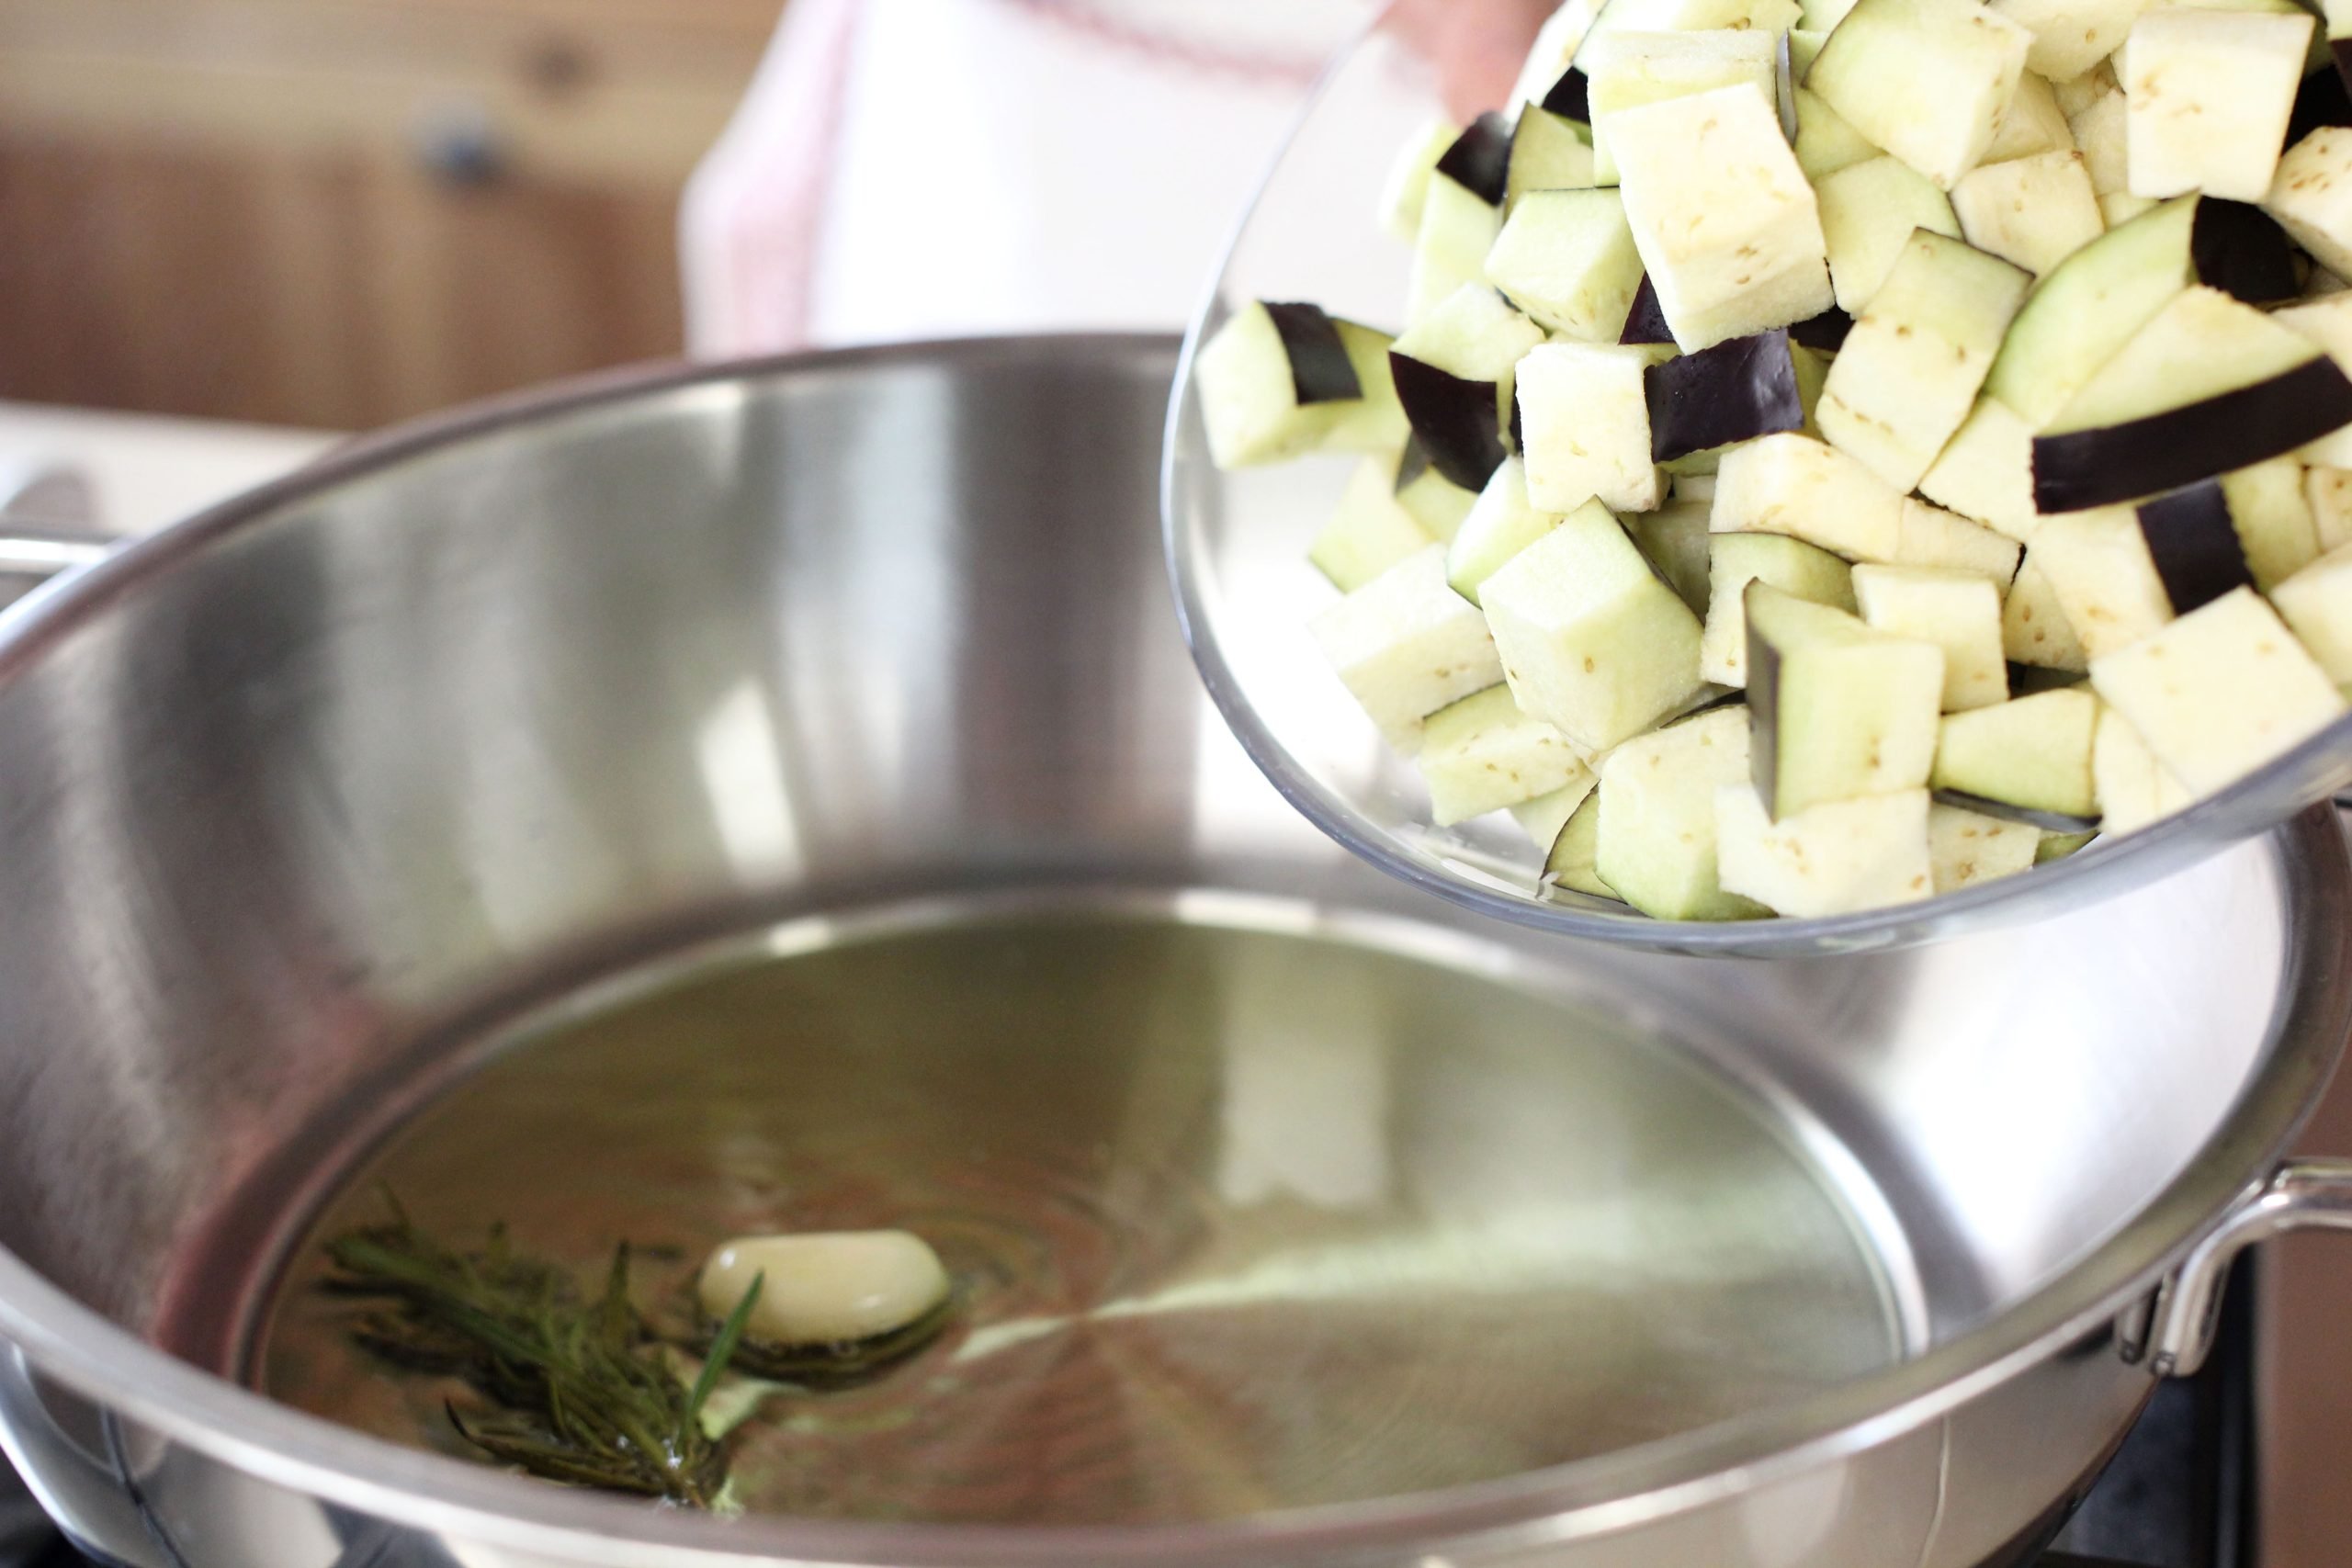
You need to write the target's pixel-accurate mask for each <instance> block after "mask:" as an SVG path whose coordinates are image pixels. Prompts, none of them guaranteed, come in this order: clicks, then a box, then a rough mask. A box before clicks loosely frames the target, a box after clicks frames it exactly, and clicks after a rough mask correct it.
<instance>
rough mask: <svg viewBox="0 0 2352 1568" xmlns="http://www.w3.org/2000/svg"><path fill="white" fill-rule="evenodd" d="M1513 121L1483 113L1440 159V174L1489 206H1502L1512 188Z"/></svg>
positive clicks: (1438, 172)
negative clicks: (1511, 151) (1511, 147)
mask: <svg viewBox="0 0 2352 1568" xmlns="http://www.w3.org/2000/svg"><path fill="white" fill-rule="evenodd" d="M1515 129H1516V127H1515V125H1514V123H1513V122H1512V121H1511V120H1510V119H1508V118H1505V117H1503V116H1501V115H1498V114H1482V115H1480V116H1479V117H1478V118H1476V120H1474V121H1472V122H1471V124H1470V128H1469V129H1468V130H1464V132H1463V133H1462V134H1461V135H1459V136H1457V137H1455V138H1454V139H1453V146H1451V147H1448V148H1447V149H1446V150H1445V152H1443V153H1442V154H1441V155H1440V157H1439V158H1438V161H1437V171H1436V172H1437V175H1439V176H1440V177H1441V178H1444V179H1450V180H1452V181H1453V183H1454V184H1455V185H1458V186H1461V187H1462V188H1463V189H1464V190H1466V191H1468V192H1469V193H1470V194H1471V195H1472V196H1475V197H1477V198H1478V199H1479V200H1480V201H1483V202H1485V203H1486V204H1487V206H1488V207H1500V206H1501V205H1502V204H1503V197H1504V195H1505V194H1506V193H1507V192H1508V191H1509V189H1510V141H1511V132H1512V131H1513V130H1515Z"/></svg>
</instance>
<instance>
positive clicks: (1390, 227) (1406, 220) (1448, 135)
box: [1380, 119, 1461, 244]
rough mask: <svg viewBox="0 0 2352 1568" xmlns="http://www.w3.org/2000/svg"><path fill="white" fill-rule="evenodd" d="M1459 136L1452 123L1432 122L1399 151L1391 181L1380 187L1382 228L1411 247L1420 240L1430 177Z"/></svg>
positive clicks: (1392, 166) (1443, 121)
mask: <svg viewBox="0 0 2352 1568" xmlns="http://www.w3.org/2000/svg"><path fill="white" fill-rule="evenodd" d="M1459 135H1461V132H1460V131H1459V130H1456V129H1455V128H1454V126H1453V122H1452V121H1450V120H1443V119H1436V120H1431V121H1430V123H1429V124H1427V125H1425V126H1423V127H1422V128H1421V129H1420V130H1418V131H1416V132H1415V133H1414V135H1413V139H1412V140H1411V141H1408V142H1406V143H1405V145H1404V146H1403V147H1401V148H1399V149H1398V150H1397V161H1396V163H1395V164H1391V165H1390V166H1389V170H1388V179H1387V181H1386V183H1385V184H1384V185H1383V186H1381V187H1380V226H1381V227H1382V228H1384V229H1385V230H1387V231H1389V232H1390V233H1391V234H1394V235H1396V236H1397V238H1398V239H1400V240H1402V241H1404V242H1405V243H1408V244H1410V243H1413V241H1415V240H1416V239H1418V238H1419V236H1420V232H1421V209H1422V208H1423V207H1424V206H1425V205H1426V204H1427V203H1428V200H1429V194H1430V175H1433V174H1435V173H1436V172H1437V161H1438V160H1439V159H1440V158H1442V157H1444V156H1445V153H1446V150H1447V149H1448V148H1450V147H1452V146H1453V141H1454V138H1455V137H1457V136H1459Z"/></svg>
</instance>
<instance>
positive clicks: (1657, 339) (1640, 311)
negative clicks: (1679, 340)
mask: <svg viewBox="0 0 2352 1568" xmlns="http://www.w3.org/2000/svg"><path fill="white" fill-rule="evenodd" d="M1617 341H1618V343H1620V344H1650V343H1672V342H1673V341H1674V329H1673V328H1671V327H1669V326H1668V325H1667V324H1666V311H1665V310H1662V309H1661V308H1660V307H1659V305H1658V302H1657V289H1656V288H1652V287H1650V275H1649V274H1648V273H1646V272H1645V273H1644V274H1642V281H1641V284H1640V286H1639V287H1638V288H1635V289H1634V303H1633V307H1632V308H1631V309H1630V310H1627V311H1626V312H1625V328H1624V330H1623V332H1621V333H1618V334H1617Z"/></svg>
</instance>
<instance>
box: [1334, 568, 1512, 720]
mask: <svg viewBox="0 0 2352 1568" xmlns="http://www.w3.org/2000/svg"><path fill="white" fill-rule="evenodd" d="M1307 629H1308V630H1309V631H1310V632H1312V633H1313V634H1314V637H1315V640H1316V642H1317V644H1318V645H1320V646H1321V648H1322V649H1323V656H1324V658H1325V659H1327V660H1329V662H1330V665H1331V668H1332V669H1333V670H1334V671H1337V672H1338V674H1339V677H1340V682H1341V683H1342V684H1344V685H1345V686H1346V687H1347V688H1348V690H1349V692H1350V693H1351V694H1353V695H1354V697H1355V699H1356V701H1357V702H1358V703H1360V704H1362V705H1363V710H1364V712H1365V713H1367V714H1369V715H1371V716H1372V721H1373V723H1374V724H1375V725H1377V726H1379V728H1380V732H1381V734H1382V735H1384V736H1385V737H1386V738H1387V739H1388V740H1389V743H1390V744H1391V745H1394V746H1397V747H1398V748H1399V749H1400V750H1410V749H1411V748H1412V744H1413V741H1414V739H1415V738H1416V737H1417V736H1418V735H1419V730H1420V726H1421V720H1422V719H1423V718H1425V717H1426V716H1429V715H1430V714H1432V713H1435V712H1436V711H1437V710H1438V709H1440V708H1442V707H1443V706H1445V705H1447V704H1448V703H1453V702H1458V701H1460V700H1461V699H1462V698H1464V697H1466V696H1468V695H1469V694H1471V693H1473V692H1482V691H1484V690H1486V689H1487V687H1488V686H1491V685H1493V684H1494V683H1495V682H1498V681H1499V680H1501V679H1502V673H1503V669H1502V660H1501V659H1500V658H1499V657H1498V655H1497V654H1496V651H1495V640H1494V637H1492V636H1491V635H1489V633H1488V632H1487V623H1486V620H1485V619H1484V618H1483V617H1482V616H1481V615H1479V614H1478V606H1476V604H1472V603H1470V601H1469V600H1467V599H1464V597H1462V595H1461V594H1459V593H1456V592H1454V591H1453V589H1451V588H1449V587H1447V586H1446V582H1445V551H1444V549H1443V548H1442V547H1439V546H1436V545H1431V546H1430V547H1429V548H1427V549H1425V550H1420V551H1418V552H1416V553H1415V554H1413V555H1409V556H1407V557H1406V558H1404V559H1403V560H1401V561H1398V562H1397V564H1396V565H1395V566H1392V567H1390V568H1389V569H1388V570H1386V571H1384V572H1382V573H1381V574H1380V575H1379V576H1378V577H1375V578H1374V579H1373V580H1372V581H1370V582H1367V583H1365V584H1364V585H1363V587H1361V588H1359V589H1357V590H1356V591H1355V592H1352V593H1350V594H1349V595H1348V596H1347V597H1346V598H1344V599H1341V600H1340V602H1339V603H1338V604H1333V605H1331V606H1330V607H1329V608H1328V609H1326V610H1324V611H1322V612H1321V613H1320V614H1319V615H1317V616H1316V617H1315V618H1314V620H1313V621H1312V622H1310V623H1309V625H1308V628H1307Z"/></svg>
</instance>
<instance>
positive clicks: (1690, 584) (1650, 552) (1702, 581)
mask: <svg viewBox="0 0 2352 1568" xmlns="http://www.w3.org/2000/svg"><path fill="white" fill-rule="evenodd" d="M1676 488H1677V491H1678V493H1677V494H1676V496H1675V497H1674V499H1673V500H1671V501H1669V502H1667V503H1666V505H1665V506H1663V507H1661V508H1659V509H1658V510H1657V511H1656V512H1645V513H1640V514H1639V515H1637V516H1633V517H1628V518H1626V519H1625V520H1624V521H1625V532H1626V533H1628V534H1630V535H1632V536H1633V539H1634V547H1635V548H1637V549H1639V550H1640V551H1641V552H1642V555H1643V557H1644V558H1645V559H1646V560H1647V561H1648V562H1649V563H1650V567H1651V570H1655V571H1656V572H1657V574H1658V576H1659V577H1660V578H1661V579H1663V580H1664V581H1665V582H1666V585H1667V586H1668V588H1671V589H1673V590H1674V592H1675V596H1676V597H1677V598H1679V599H1680V600H1681V601H1682V602H1683V603H1684V604H1688V605H1690V606H1691V609H1692V610H1693V611H1695V612H1696V613H1698V614H1699V615H1705V614H1706V613H1707V597H1708V588H1707V570H1708V565H1707V563H1708V557H1709V555H1710V553H1711V552H1710V550H1709V548H1708V544H1709V539H1710V535H1709V533H1708V530H1707V514H1708V513H1709V512H1710V511H1711V510H1713V504H1714V503H1713V501H1712V500H1707V499H1698V500H1689V501H1686V500H1684V499H1683V498H1682V496H1681V495H1680V494H1679V489H1680V486H1679V483H1678V485H1677V487H1676Z"/></svg>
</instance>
